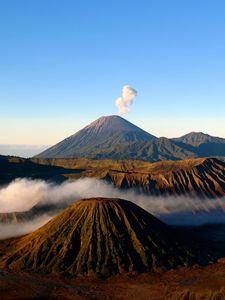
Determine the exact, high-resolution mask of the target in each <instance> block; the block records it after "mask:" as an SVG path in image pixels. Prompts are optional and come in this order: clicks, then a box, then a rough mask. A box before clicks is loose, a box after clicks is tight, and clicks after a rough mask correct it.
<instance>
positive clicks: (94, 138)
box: [36, 116, 195, 161]
mask: <svg viewBox="0 0 225 300" xmlns="http://www.w3.org/2000/svg"><path fill="white" fill-rule="evenodd" d="M194 156H195V154H194V153H192V152H191V151H188V150H185V149H182V148H180V147H179V146H177V145H175V144H174V143H173V142H172V141H170V140H169V139H166V138H161V139H157V138H156V137H155V136H153V135H151V134H149V133H147V132H146V131H144V130H142V129H141V128H139V127H137V126H135V125H134V124H132V123H130V122H128V121H127V120H125V119H123V118H121V117H119V116H107V117H101V118H99V119H98V120H96V121H94V122H93V123H91V124H90V125H88V126H86V127H85V128H83V129H82V130H80V131H79V132H77V133H76V134H74V135H72V136H70V137H69V138H67V139H65V140H63V141H61V142H60V143H58V144H56V145H55V146H53V147H51V148H49V149H47V150H46V151H44V152H42V153H40V154H39V155H37V156H36V157H38V158H81V157H86V158H92V159H107V158H110V159H140V160H147V161H157V160H166V159H184V158H189V157H194Z"/></svg>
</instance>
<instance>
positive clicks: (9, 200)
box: [0, 178, 225, 239]
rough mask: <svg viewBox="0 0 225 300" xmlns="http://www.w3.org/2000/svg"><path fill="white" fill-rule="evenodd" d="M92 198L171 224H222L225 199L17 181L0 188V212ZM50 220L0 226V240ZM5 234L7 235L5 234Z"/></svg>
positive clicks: (88, 183) (95, 183)
mask: <svg viewBox="0 0 225 300" xmlns="http://www.w3.org/2000/svg"><path fill="white" fill-rule="evenodd" d="M91 197H106V198H107V197H108V198H111V197H112V198H122V199H127V200H130V201H132V202H134V203H135V204H137V205H139V206H141V207H142V208H144V209H145V210H147V211H149V212H150V213H152V214H154V215H155V216H157V217H159V218H161V219H162V220H165V221H166V222H168V223H170V224H176V223H177V222H178V223H179V224H194V225H197V224H203V223H209V222H215V221H217V222H220V221H221V222H225V213H224V211H225V199H224V198H220V199H204V200H203V199H198V198H191V197H185V196H182V197H178V196H177V197H175V196H173V197H172V196H170V197H153V196H147V195H140V194H137V193H135V192H134V191H132V190H127V191H121V190H118V189H116V188H115V187H113V186H112V185H111V184H107V183H105V182H103V181H100V180H96V179H91V178H85V179H79V180H77V181H73V182H70V181H67V182H64V183H62V184H60V185H56V184H52V183H48V182H46V181H43V180H31V179H17V180H15V181H13V182H12V183H10V184H9V185H8V186H6V187H3V188H1V189H0V213H10V212H24V211H28V210H29V209H31V208H32V207H33V206H34V205H37V204H38V205H41V204H53V205H55V206H56V207H57V206H62V204H65V203H66V204H68V203H73V202H74V201H76V200H78V199H83V198H91ZM218 212H219V215H217V214H218ZM211 216H213V217H211ZM50 218H51V217H50V216H46V215H45V217H44V218H43V219H41V220H40V219H39V220H37V219H34V220H33V221H32V220H31V221H29V222H27V223H20V224H19V225H18V224H17V225H4V226H3V225H0V239H2V238H5V237H6V236H7V237H11V236H18V235H21V234H25V233H28V232H31V231H33V230H35V229H37V228H38V227H40V226H41V225H43V224H44V223H46V222H47V221H48V220H49V219H50ZM210 218H211V219H210ZM7 228H8V230H7ZM7 232H8V235H7V234H5V233H7ZM10 233H11V234H10Z"/></svg>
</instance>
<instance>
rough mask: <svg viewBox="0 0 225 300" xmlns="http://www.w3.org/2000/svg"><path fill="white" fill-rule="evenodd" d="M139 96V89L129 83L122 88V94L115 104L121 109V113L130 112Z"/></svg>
mask: <svg viewBox="0 0 225 300" xmlns="http://www.w3.org/2000/svg"><path fill="white" fill-rule="evenodd" d="M136 96H137V91H136V90H135V89H133V88H132V87H130V86H129V85H124V86H123V88H122V96H121V97H119V98H118V99H116V101H115V104H116V106H117V107H118V109H119V114H125V113H128V112H129V111H130V110H131V105H132V104H133V101H134V98H135V97H136Z"/></svg>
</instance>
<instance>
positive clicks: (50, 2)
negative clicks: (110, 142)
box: [0, 0, 225, 149]
mask: <svg viewBox="0 0 225 300" xmlns="http://www.w3.org/2000/svg"><path fill="white" fill-rule="evenodd" d="M224 15H225V1H223V0H214V1H211V0H210V1H207V0H198V1H196V0H188V1H187V0H184V1H180V0H170V1H168V0H157V1H156V0H154V1H153V0H139V1H135V0H129V1H127V0H113V1H107V0H104V1H103V0H76V1H74V0H60V1H59V0H47V1H46V0H38V1H37V0H20V1H18V0H1V1H0V145H1V147H3V146H2V145H4V147H5V145H9V147H11V149H12V147H14V146H15V145H17V144H20V145H25V146H26V147H27V149H28V147H33V148H35V147H37V148H38V149H39V147H45V146H46V145H53V144H55V143H56V142H58V141H60V140H62V139H64V138H66V137H68V136H69V135H71V134H73V133H75V132H76V131H77V130H79V129H81V128H82V127H83V126H85V125H87V124H88V123H90V122H92V121H93V120H95V119H96V118H98V117H100V116H103V115H112V114H117V107H116V106H115V100H116V99H117V98H118V97H120V96H121V90H122V87H123V86H124V85H127V84H128V85H130V86H131V87H133V88H134V89H135V90H137V92H138V95H137V97H136V98H135V100H134V103H133V105H132V110H131V111H130V112H129V113H127V114H126V115H124V116H123V117H125V118H126V119H128V120H129V121H131V122H133V123H135V124H136V125H138V126H140V127H141V128H143V129H145V130H147V131H148V132H150V133H151V134H154V135H156V136H167V137H176V136H181V135H184V134H186V133H188V132H191V131H202V132H205V133H209V134H211V135H215V136H220V137H224V138H225V128H224V124H225V18H224ZM1 147H0V149H2V148H1ZM4 147H3V148H4ZM33 148H32V149H33Z"/></svg>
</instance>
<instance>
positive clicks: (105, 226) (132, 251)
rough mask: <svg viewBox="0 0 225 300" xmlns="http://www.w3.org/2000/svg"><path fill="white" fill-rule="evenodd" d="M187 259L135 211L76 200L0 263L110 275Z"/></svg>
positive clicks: (171, 238)
mask: <svg viewBox="0 0 225 300" xmlns="http://www.w3.org/2000/svg"><path fill="white" fill-rule="evenodd" d="M12 258H13V259H12ZM192 259H193V257H192V255H190V253H189V252H188V251H187V250H186V248H185V247H184V246H183V245H182V243H180V242H178V241H177V240H176V237H175V234H174V232H173V231H172V230H171V229H170V228H169V227H168V226H167V225H165V224H164V223H162V222H161V221H159V220H158V219H157V218H155V217H154V216H152V215H151V214H149V213H148V212H147V211H145V210H143V209H142V208H140V207H139V206H137V205H135V204H134V203H132V202H130V201H126V200H122V199H105V198H92V199H85V200H80V201H77V202H76V203H75V204H73V205H71V206H70V207H69V208H67V209H65V210H64V211H63V212H62V213H61V214H59V215H58V216H57V217H55V218H54V219H52V220H51V221H50V222H49V223H47V224H46V225H44V226H43V227H41V228H39V229H38V230H36V231H35V232H33V233H31V234H28V235H27V236H24V237H22V238H20V239H18V240H16V241H15V242H14V244H13V245H12V246H11V250H9V251H7V250H6V253H5V254H4V255H3V256H2V257H1V258H0V267H1V268H9V269H12V270H32V271H35V270H37V271H45V272H53V271H54V272H67V273H70V274H72V275H78V274H90V273H91V274H93V273H95V274H100V275H104V276H110V275H113V274H117V273H124V272H146V271H151V270H154V268H158V267H163V268H167V269H169V268H172V267H175V266H178V265H185V264H187V263H190V262H191V261H192Z"/></svg>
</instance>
